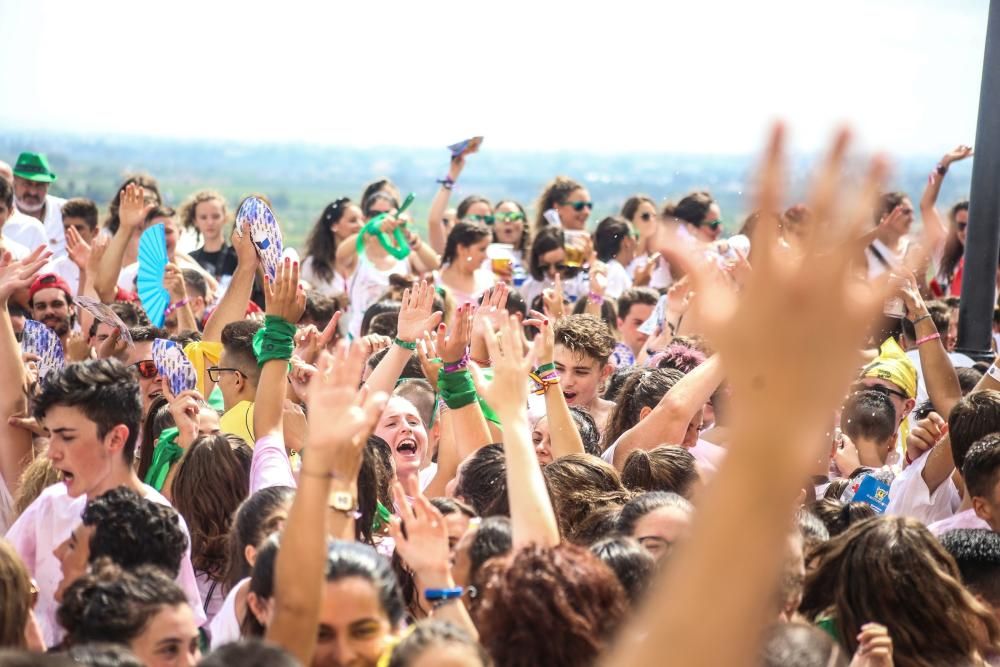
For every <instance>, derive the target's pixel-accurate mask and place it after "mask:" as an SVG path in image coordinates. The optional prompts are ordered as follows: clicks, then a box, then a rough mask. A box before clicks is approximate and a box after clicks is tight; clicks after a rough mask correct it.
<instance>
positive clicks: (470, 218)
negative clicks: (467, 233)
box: [464, 215, 496, 225]
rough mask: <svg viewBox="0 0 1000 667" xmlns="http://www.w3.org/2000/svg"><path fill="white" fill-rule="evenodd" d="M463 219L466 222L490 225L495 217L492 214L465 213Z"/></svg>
mask: <svg viewBox="0 0 1000 667" xmlns="http://www.w3.org/2000/svg"><path fill="white" fill-rule="evenodd" d="M464 220H466V221H467V222H481V223H483V224H486V225H492V224H493V222H494V220H496V217H495V216H492V215H467V216H465V218H464Z"/></svg>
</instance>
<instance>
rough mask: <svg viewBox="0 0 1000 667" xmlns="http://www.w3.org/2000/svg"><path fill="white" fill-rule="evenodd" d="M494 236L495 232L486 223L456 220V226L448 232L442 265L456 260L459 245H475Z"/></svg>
mask: <svg viewBox="0 0 1000 667" xmlns="http://www.w3.org/2000/svg"><path fill="white" fill-rule="evenodd" d="M492 236H493V233H492V232H491V231H490V229H489V227H487V226H486V225H483V224H480V223H478V222H456V223H455V226H454V227H452V228H451V231H449V232H448V240H447V241H445V246H444V252H443V253H441V265H442V266H444V265H445V264H451V263H452V262H454V261H455V257H456V255H457V253H458V247H459V246H465V247H468V246H471V245H475V244H476V243H479V242H480V241H482V240H483V239H488V238H491V237H492Z"/></svg>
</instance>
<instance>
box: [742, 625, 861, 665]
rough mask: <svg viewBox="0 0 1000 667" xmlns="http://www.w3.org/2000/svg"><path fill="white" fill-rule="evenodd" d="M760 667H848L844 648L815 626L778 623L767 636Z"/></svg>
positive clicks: (762, 648)
mask: <svg viewBox="0 0 1000 667" xmlns="http://www.w3.org/2000/svg"><path fill="white" fill-rule="evenodd" d="M757 664H759V665H760V667H847V656H846V655H844V652H843V651H842V650H841V648H840V645H839V644H837V642H835V641H833V638H832V637H830V635H828V634H826V633H825V632H823V631H822V630H820V629H819V628H817V627H816V626H814V625H808V624H806V623H775V624H774V625H772V626H771V627H770V629H769V630H768V631H767V633H766V634H765V635H764V643H763V645H762V646H761V656H760V662H759V663H757Z"/></svg>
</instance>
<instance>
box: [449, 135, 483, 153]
mask: <svg viewBox="0 0 1000 667" xmlns="http://www.w3.org/2000/svg"><path fill="white" fill-rule="evenodd" d="M482 143H483V138H482V137H472V138H471V139H465V140H463V141H459V142H458V143H457V144H452V145H451V146H448V150H450V151H451V156H452V157H458V156H459V155H471V154H472V153H475V152H476V151H478V150H479V146H480V145H481V144H482Z"/></svg>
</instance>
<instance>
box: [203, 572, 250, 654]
mask: <svg viewBox="0 0 1000 667" xmlns="http://www.w3.org/2000/svg"><path fill="white" fill-rule="evenodd" d="M249 583H250V577H247V578H246V579H241V580H240V581H239V582H238V583H237V584H236V585H235V586H233V589H232V590H231V591H229V593H228V594H227V595H226V599H225V600H223V601H222V607H220V608H219V613H217V614H216V615H215V618H213V619H212V620H211V622H210V623H209V624H208V634H209V637H210V639H211V644H210V645H211V648H212V650H213V651H214V650H215V649H217V648H219V647H220V646H224V645H225V644H230V643H232V642H238V641H239V640H240V622H239V619H237V617H236V596H237V595H239V594H240V591H241V590H242V589H243V587H244V586H246V585H248V584H249Z"/></svg>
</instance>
